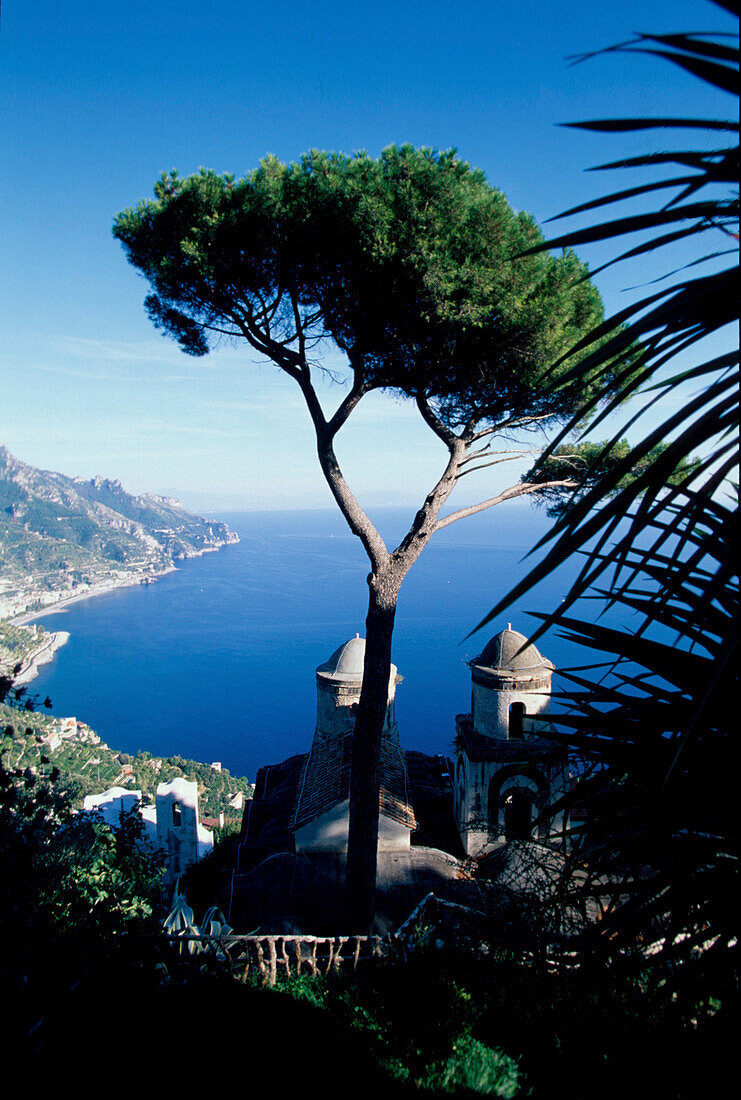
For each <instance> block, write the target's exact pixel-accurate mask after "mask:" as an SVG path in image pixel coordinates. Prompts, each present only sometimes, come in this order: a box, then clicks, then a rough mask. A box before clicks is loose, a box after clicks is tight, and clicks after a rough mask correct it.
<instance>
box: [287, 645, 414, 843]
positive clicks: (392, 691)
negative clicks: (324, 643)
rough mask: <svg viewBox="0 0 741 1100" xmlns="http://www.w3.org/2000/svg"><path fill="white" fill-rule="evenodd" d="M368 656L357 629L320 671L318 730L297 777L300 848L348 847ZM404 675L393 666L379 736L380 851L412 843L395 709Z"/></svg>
mask: <svg viewBox="0 0 741 1100" xmlns="http://www.w3.org/2000/svg"><path fill="white" fill-rule="evenodd" d="M364 661H365V638H361V637H360V636H359V635H358V634H356V635H355V637H354V638H350V640H349V641H347V642H345V643H344V644H343V645H341V646H340V647H339V648H338V649H336V650H335V651H334V653H333V654H332V656H331V657H330V658H329V660H328V661H325V662H324V664H321V665H319V667H318V668H317V670H316V692H317V707H316V712H317V713H316V731H315V733H314V740H313V743H312V746H311V752H310V753H309V755H308V757H307V758H306V763H305V765H304V768H303V771H302V774H301V778H300V780H299V787H298V795H297V799H296V805H295V808H294V814H293V820H292V823H291V828H292V830H293V834H294V841H295V845H296V851H297V852H300V851H339V852H342V851H346V850H347V833H348V822H349V797H350V757H351V754H352V737H353V731H354V728H355V713H356V711H357V705H358V700H359V699H360V691H361V689H362V686H363V664H364ZM400 680H401V677H400V676H399V674H398V672H397V670H396V666H395V665H392V666H391V675H390V677H389V689H388V703H387V707H386V717H385V720H384V727H383V738H382V741H381V761H380V772H381V801H380V813H379V822H378V846H379V849H380V850H385V849H388V850H395V849H398V848H408V847H409V837H410V832H411V830H412V829H413V828H414V827H415V821H414V814H413V812H412V808H411V806H410V805H409V802H408V797H407V786H408V782H407V771H406V763H405V761H404V754H403V753H402V751H401V746H400V744H399V729H398V726H397V724H396V717H395V712H394V699H395V696H396V685H397V684H398V683H399V681H400Z"/></svg>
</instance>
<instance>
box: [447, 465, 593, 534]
mask: <svg viewBox="0 0 741 1100" xmlns="http://www.w3.org/2000/svg"><path fill="white" fill-rule="evenodd" d="M579 484H580V483H579V482H578V481H575V480H574V478H562V479H561V480H560V481H540V482H528V481H521V482H519V484H517V485H513V486H512V487H511V488H510V489H505V490H504V491H503V492H501V493H499V494H498V495H497V496H495V497H490V498H489V499H488V500H482V501H481V503H480V504H472V505H471V506H470V507H469V508H459V510H458V511H457V512H451V513H450V515H449V516H445V518H444V519H440V520H438V521H437V523H436V524H435V530H436V531H442V529H443V527H448V526H449V525H450V524H451V523H455V522H456V521H457V520H459V519H464V518H465V517H466V516H473V515H475V514H476V513H477V512H483V511H485V510H486V509H487V508H493V506H494V505H495V504H501V503H502V502H503V501H505V500H514V499H516V498H517V497H521V496H528V495H531V494H532V493H539V492H541V491H542V490H543V489H558V488H568V489H576V488H578V487H579Z"/></svg>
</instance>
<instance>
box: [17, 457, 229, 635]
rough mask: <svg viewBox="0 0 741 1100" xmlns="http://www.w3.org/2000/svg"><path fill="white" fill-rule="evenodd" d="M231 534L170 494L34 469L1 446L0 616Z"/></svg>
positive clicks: (137, 571)
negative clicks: (134, 492)
mask: <svg viewBox="0 0 741 1100" xmlns="http://www.w3.org/2000/svg"><path fill="white" fill-rule="evenodd" d="M236 541H238V538H237V535H236V534H234V533H233V532H232V531H230V530H229V528H228V527H227V526H226V524H224V523H218V522H216V521H214V520H208V519H204V518H203V517H201V516H194V515H191V514H190V513H189V512H186V511H185V509H184V508H183V507H182V506H181V505H180V503H179V501H177V500H174V499H172V498H171V497H158V496H153V495H152V494H145V495H143V496H134V495H132V494H131V493H127V492H126V490H125V489H124V488H123V487H122V485H121V483H120V482H119V481H109V480H108V479H106V478H100V477H95V478H93V479H92V480H90V481H85V480H83V479H82V478H72V477H66V476H65V475H64V474H59V473H55V472H53V471H50V470H38V469H36V468H35V467H34V466H29V465H28V464H27V463H25V462H20V461H19V460H18V459H17V458H14V457H13V455H11V454H10V452H9V451H8V450H7V448H6V447H3V446H0V617H2V616H3V614H5V615H8V614H20V612H21V611H22V610H24V606H25V607H28V608H33V607H34V606H35V605H36V604H38V605H39V606H42V605H47V604H50V603H55V602H57V601H58V600H60V599H65V598H68V597H69V596H71V595H77V594H82V593H83V592H84V591H86V590H87V589H89V588H97V587H102V586H105V587H111V586H116V585H119V584H131V583H135V581H137V580H147V579H149V578H151V577H153V576H156V575H157V574H158V573H163V572H166V571H167V570H168V569H171V568H172V567H173V562H175V561H177V560H178V559H180V558H189V557H193V556H195V555H197V554H202V553H204V552H205V551H208V550H215V549H217V548H218V547H220V546H223V545H225V544H226V543H229V542H236Z"/></svg>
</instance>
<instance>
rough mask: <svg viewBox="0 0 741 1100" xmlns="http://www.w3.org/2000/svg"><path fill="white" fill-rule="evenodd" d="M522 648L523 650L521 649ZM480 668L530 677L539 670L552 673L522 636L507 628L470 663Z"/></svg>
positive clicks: (550, 668)
mask: <svg viewBox="0 0 741 1100" xmlns="http://www.w3.org/2000/svg"><path fill="white" fill-rule="evenodd" d="M523 646H524V648H523ZM471 664H472V665H477V666H479V667H480V668H490V669H493V670H494V671H495V672H504V671H508V672H518V673H524V674H527V675H529V676H532V675H533V674H534V673H536V672H538V671H540V670H546V669H547V670H549V671H551V672H552V671H553V668H554V665H553V663H552V662H551V661H549V660H548V658H547V657H544V656H543V655H542V654H541V653H540V652H539V650H538V649H536V647H535V646H534V645H529V644H528V641H527V638H526V637H525V635H524V634H520V632H519V630H513V629H512V627H511V626H508V627H507V629H506V630H500V631H499V633H498V634H495V635H494V637H493V638H492V639H491V640H490V641H489V642H488V643H487V644H486V645H485V646H484V649H483V650H482V652H481V653H480V654H479V656H478V657H474V659H473V660H472V661H471Z"/></svg>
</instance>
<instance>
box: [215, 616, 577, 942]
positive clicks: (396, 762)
mask: <svg viewBox="0 0 741 1100" xmlns="http://www.w3.org/2000/svg"><path fill="white" fill-rule="evenodd" d="M364 657H365V641H364V639H363V638H361V637H359V636H358V635H356V636H355V637H354V638H351V639H349V640H348V641H346V642H345V643H343V645H341V646H339V648H338V649H336V650H335V652H334V653H333V654H332V656H331V657H330V658H329V660H328V661H326V662H325V663H324V664H321V665H319V667H318V668H317V670H316V687H317V720H316V728H315V731H314V736H313V739H312V744H311V748H310V751H309V752H307V753H302V754H298V755H296V756H293V757H290V758H289V759H287V760H283V761H281V762H279V763H276V764H270V765H267V766H265V767H262V768H260V770H259V772H258V774H257V778H256V781H255V792H254V797H253V798H252V800H251V801H250V802H248V803H247V805H246V807H245V814H244V818H243V825H242V835H241V840H240V846H239V853H238V857H237V863H236V866H235V868H234V870H233V872H232V873H231V874H230V877H229V891H228V897H224V898H223V899H222V901H223V905H224V909H225V912H226V911H228V913H229V917H228V919H229V920H230V923H232V924H234V925H235V926H239V927H248V926H249V927H258V926H261V927H266V928H268V927H269V928H270V929H271V930H273V931H280V932H283V933H289V932H297V931H315V930H316V929H321V930H322V932H323V933H324V932H329V931H330V930H334V932H336V933H341V932H342V930H343V912H344V881H345V860H346V855H347V835H348V821H349V803H348V797H349V789H350V756H351V749H352V737H353V731H354V724H355V713H356V709H357V704H358V701H359V698H360V692H361V688H362V682H363V663H364ZM553 671H554V669H553V665H552V663H551V662H550V661H548V660H546V659H545V658H544V657H542V656H541V654H540V653H539V652H538V650H537V649H536V648H535V647H534V646H528V645H527V640H526V638H525V637H524V636H523V635H522V634H520V633H518V632H517V631H513V630H512V629H511V627H508V628H507V630H504V631H501V632H500V633H499V634H497V635H495V637H494V638H492V639H491V641H490V642H489V644H488V645H487V646H486V647H485V648H484V650H483V652H482V653H481V655H480V657H478V658H475V659H474V661H472V662H471V676H472V708H471V713H470V714H466V715H459V716H458V719H457V721H456V740H455V763H453V762H452V761H450V760H449V759H448V758H447V757H445V756H439V755H438V756H430V755H428V754H426V753H422V752H411V751H408V752H404V751H403V750H402V749H401V746H400V742H399V730H398V726H397V723H396V717H395V706H394V704H395V696H396V689H397V686H398V684H399V682H400V681H401V677H400V676H399V674H398V672H397V669H396V667H395V666H393V665H392V666H391V675H390V677H389V689H388V700H387V709H386V717H385V722H384V729H383V738H382V746H381V759H380V774H381V796H380V803H379V840H378V857H377V859H378V867H377V878H376V923H375V927H376V931H378V932H385V931H386V932H387V931H393V930H394V929H395V928H397V927H398V926H399V924H400V923H401V922H402V921H403V920H404V919H405V918H406V917H407V916H408V914H409V913H410V912H411V911H412V909H414V908H415V906H417V905H418V904H419V903H420V901H421V900H422V899H423V898H424V897H425V896H427V895H428V894H434V896H435V897H436V898H438V899H441V900H443V901H448V902H451V903H455V904H458V905H461V904H462V905H464V906H473V907H474V908H477V907H478V906H480V905H481V899H482V894H481V886H480V885H479V884H476V883H475V882H473V881H472V880H471V878H470V875H469V874H467V873H465V869H464V863H465V860H466V857H471V856H472V857H475V858H479V857H480V858H483V859H487V860H490V861H491V860H494V863H492V865H491V866H492V872H491V874H489V873H488V868H487V879H488V880H489V881H488V886H489V887H493V888H494V889H495V890H496V891H497V897H498V899H499V900H498V901H497V902H496V904H501V903H503V899H504V902H506V904H509V901H508V900H507V899H510V898H512V897H513V896H514V894H516V893H517V891H518V889H523V890H532V889H534V888H537V889H538V890H541V891H545V892H546V893H547V892H548V891H549V890H550V889H551V888H552V884H553V882H554V880H555V876H556V874H557V868H558V867H559V866H560V864H561V861H562V858H563V856H562V837H561V835H560V833H561V829H562V826H563V821H562V817H561V816H560V815H557V816H556V819H555V827H554V825H553V824H551V825H549V824H548V822H547V815H544V814H543V811H545V809H546V807H547V806H548V805H549V804H550V803H551V802H553V801H554V800H555V799H556V798H558V797H560V795H561V794H562V793H564V791H565V784H566V783H567V780H568V770H567V758H566V755H565V753H564V752H563V751H562V750H561V748H560V747H559V746H557V745H555V744H554V743H553V742H552V741H549V740H548V739H547V736H546V734H547V732H548V727H547V726H545V727H543V726H542V725H541V724H536V721H535V716H536V715H538V714H540V715H543V714H546V713H547V711H548V703H549V693H550V688H551V676H552V673H553ZM451 733H452V731H451ZM541 815H543V816H542V817H541ZM500 864H501V866H500ZM498 878H501V879H502V882H503V885H502V886H501V888H500V887H498V886H497V885H496V880H497V879H498Z"/></svg>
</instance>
